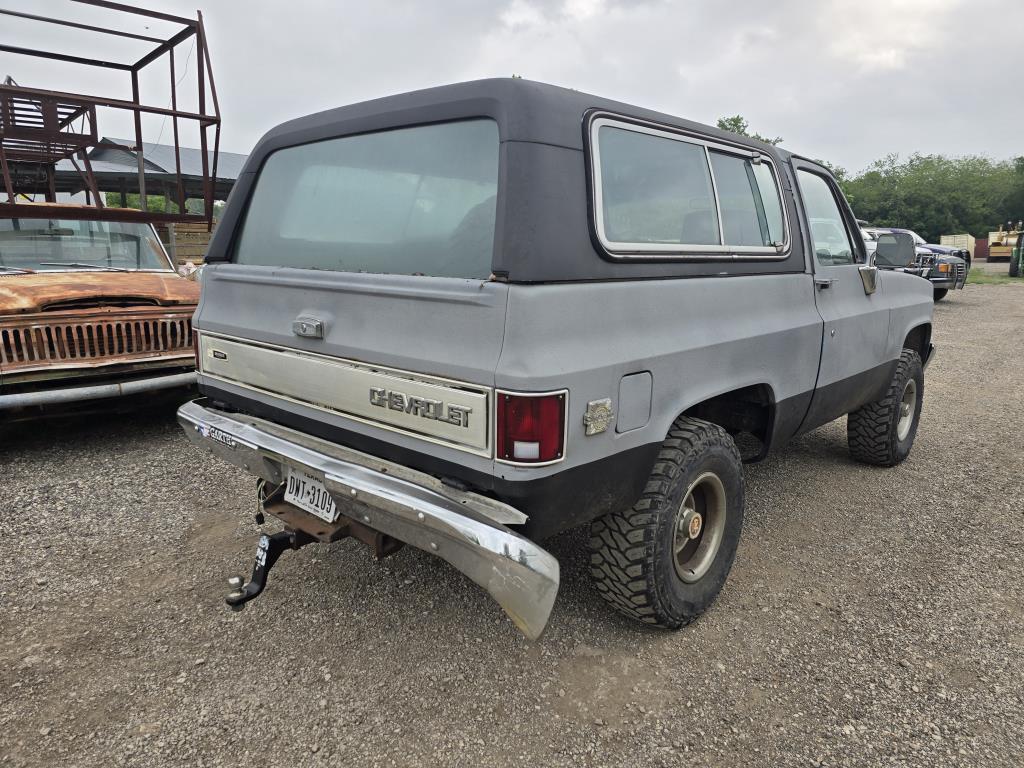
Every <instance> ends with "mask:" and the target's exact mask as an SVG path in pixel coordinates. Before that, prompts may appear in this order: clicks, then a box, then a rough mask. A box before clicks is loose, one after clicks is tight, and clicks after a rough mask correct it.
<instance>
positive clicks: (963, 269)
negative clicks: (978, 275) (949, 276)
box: [956, 262, 967, 282]
mask: <svg viewBox="0 0 1024 768" xmlns="http://www.w3.org/2000/svg"><path fill="white" fill-rule="evenodd" d="M965 277H967V265H966V264H964V263H963V262H961V263H960V264H957V265H956V281H957V282H960V281H961V280H963V279H964V278H965Z"/></svg>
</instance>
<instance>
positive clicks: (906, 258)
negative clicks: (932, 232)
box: [874, 232, 917, 269]
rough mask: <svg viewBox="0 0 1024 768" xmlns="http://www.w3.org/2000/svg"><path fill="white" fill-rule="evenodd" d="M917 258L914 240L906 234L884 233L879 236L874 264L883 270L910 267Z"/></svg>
mask: <svg viewBox="0 0 1024 768" xmlns="http://www.w3.org/2000/svg"><path fill="white" fill-rule="evenodd" d="M916 257H917V248H916V246H915V245H914V238H913V237H911V236H910V235H909V234H907V233H906V232H883V233H881V234H880V235H879V236H878V246H877V247H876V248H875V260H874V263H875V264H876V265H877V266H879V267H882V268H883V269H886V268H888V269H898V268H901V267H909V266H911V265H912V264H913V263H914V260H915V258H916Z"/></svg>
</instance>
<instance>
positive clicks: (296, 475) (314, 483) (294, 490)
mask: <svg viewBox="0 0 1024 768" xmlns="http://www.w3.org/2000/svg"><path fill="white" fill-rule="evenodd" d="M284 500H285V501H287V502H288V503H290V504H294V505H295V506H297V507H299V508H300V509H304V510H306V511H307V512H309V513H310V514H311V515H316V516H317V517H319V518H320V519H321V520H326V521H327V522H328V523H333V522H334V521H335V520H336V519H337V518H338V508H337V507H336V506H335V504H334V499H332V498H331V495H330V494H329V493H328V492H327V489H326V488H324V484H323V483H322V482H320V480H318V479H317V478H315V477H314V476H313V475H311V474H309V473H308V472H303V471H301V470H298V469H289V470H288V482H287V483H286V484H285V488H284Z"/></svg>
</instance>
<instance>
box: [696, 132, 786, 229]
mask: <svg viewBox="0 0 1024 768" xmlns="http://www.w3.org/2000/svg"><path fill="white" fill-rule="evenodd" d="M711 168H712V170H714V172H715V185H716V186H717V187H718V200H719V202H720V203H721V206H722V229H723V230H724V234H725V244H726V245H741V246H744V245H745V246H774V245H782V240H783V237H782V204H781V202H780V201H779V192H778V189H777V188H776V186H775V179H774V178H773V177H772V172H771V170H770V169H769V168H768V166H766V165H765V164H764V163H754V162H753V161H752V160H751V159H750V158H745V157H737V156H736V155H727V154H725V153H723V152H715V151H712V152H711Z"/></svg>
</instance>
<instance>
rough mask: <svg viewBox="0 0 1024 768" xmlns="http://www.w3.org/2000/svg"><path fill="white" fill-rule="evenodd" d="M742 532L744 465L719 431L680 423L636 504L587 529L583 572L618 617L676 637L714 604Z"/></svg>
mask: <svg viewBox="0 0 1024 768" xmlns="http://www.w3.org/2000/svg"><path fill="white" fill-rule="evenodd" d="M742 528H743V465H742V462H741V460H740V455H739V451H737V449H736V445H735V443H733V440H732V438H731V437H729V435H728V434H727V433H726V431H725V430H724V429H722V428H721V427H719V426H717V425H715V424H711V423H709V422H706V421H702V420H700V419H692V418H688V417H680V418H679V419H677V420H676V421H675V423H674V424H673V425H672V429H671V431H670V432H669V434H668V437H667V438H666V439H665V442H664V443H663V444H662V448H661V452H660V453H659V455H658V459H657V461H656V462H655V465H654V469H653V470H652V471H651V476H650V479H649V480H648V482H647V488H646V489H645V491H644V494H643V496H641V498H640V500H639V501H637V503H636V504H634V505H633V507H632V508H631V509H629V510H627V511H625V512H613V513H611V514H608V515H605V516H604V517H602V518H599V519H598V520H595V521H594V522H593V523H592V524H591V527H590V551H591V555H590V572H591V575H592V576H593V578H594V582H595V584H596V586H597V590H598V592H599V593H600V594H601V596H602V597H603V598H604V599H605V600H607V601H608V602H609V603H611V604H612V605H613V606H614V607H615V608H616V609H618V610H619V611H621V612H622V613H624V614H626V615H627V616H630V617H631V618H634V619H637V620H639V621H642V622H644V623H647V624H654V625H657V626H660V627H665V628H668V629H678V628H679V627H682V626H685V625H686V624H689V623H690V622H691V621H693V620H694V619H695V618H697V617H698V616H700V614H702V613H703V612H704V611H705V610H707V608H708V606H709V605H711V603H712V602H713V601H714V599H715V597H716V596H717V595H718V593H719V591H721V589H722V585H723V584H724V583H725V579H726V577H727V576H728V574H729V570H730V569H731V568H732V563H733V560H734V559H735V557H736V547H737V546H738V544H739V538H740V532H741V530H742Z"/></svg>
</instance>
